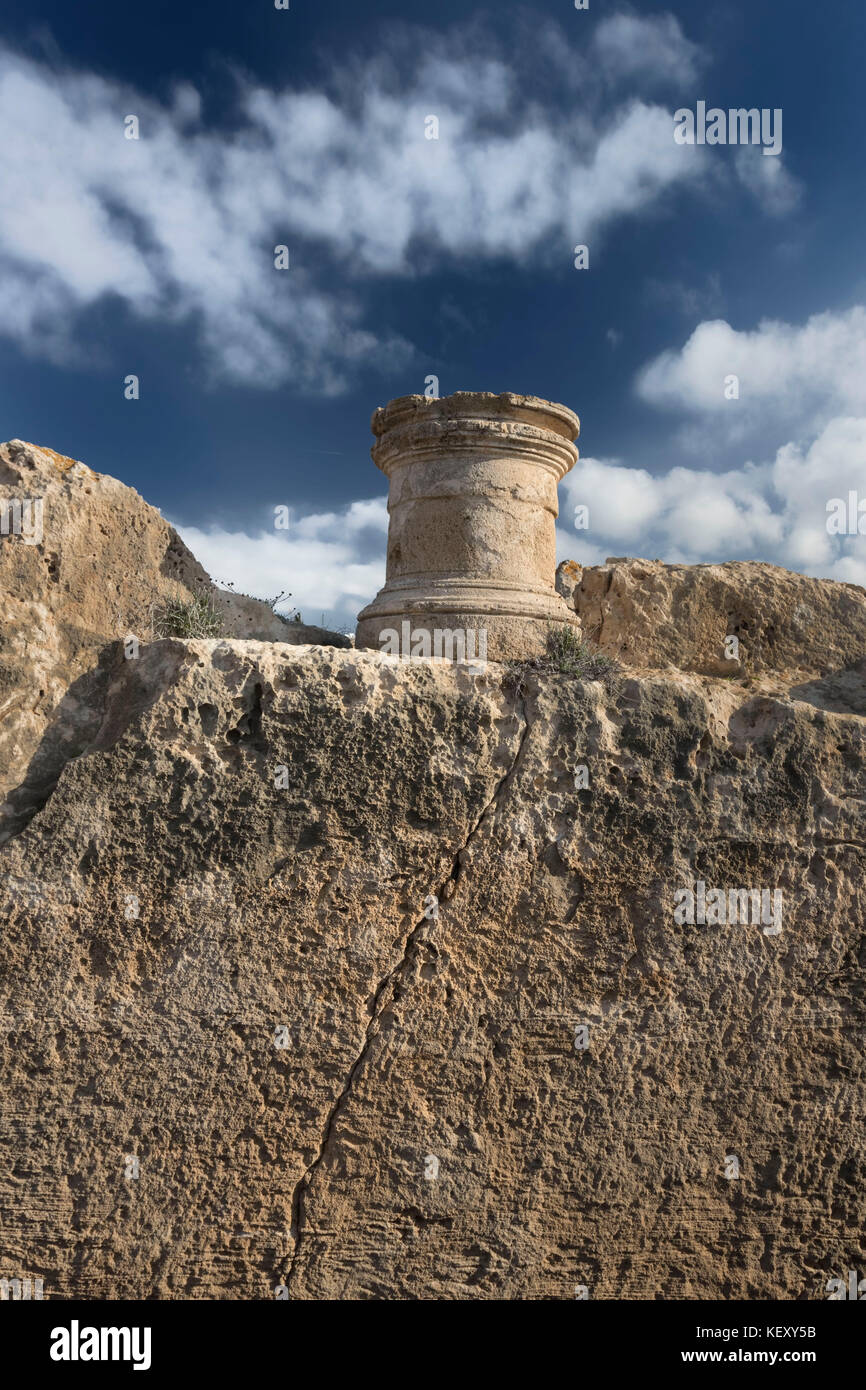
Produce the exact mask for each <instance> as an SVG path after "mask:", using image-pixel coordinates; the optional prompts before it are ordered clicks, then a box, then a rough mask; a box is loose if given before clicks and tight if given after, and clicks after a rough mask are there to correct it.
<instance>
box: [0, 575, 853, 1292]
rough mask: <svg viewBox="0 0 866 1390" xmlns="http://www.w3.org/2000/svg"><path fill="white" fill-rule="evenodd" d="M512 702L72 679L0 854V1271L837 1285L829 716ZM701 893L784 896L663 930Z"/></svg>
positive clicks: (843, 1206)
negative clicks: (680, 905)
mask: <svg viewBox="0 0 866 1390" xmlns="http://www.w3.org/2000/svg"><path fill="white" fill-rule="evenodd" d="M804 592H805V590H804ZM811 592H812V591H811V589H810V590H809V593H811ZM845 632H846V629H845V627H844V624H843V625H842V626H841V627H840V630H839V633H838V635H837V637H836V641H837V642H838V644H839V647H840V649H842V648H844V645H845V642H846V641H847V640H848V639H847V636H846V635H845ZM823 640H824V641H825V643H828V644H829V643H830V638H829V635H828V634H824V638H823ZM834 660H835V658H834ZM506 677H507V673H506V672H505V671H504V669H503V668H502V667H498V666H496V665H494V664H490V665H489V666H488V667H487V669H486V670H485V671H484V672H482V673H475V674H471V673H470V672H469V671H467V670H463V669H461V668H460V667H454V666H452V665H450V664H447V663H435V662H406V663H404V662H400V661H399V660H398V659H396V658H393V657H387V656H381V655H379V654H378V653H374V652H353V651H342V650H337V649H330V648H321V647H320V648H315V647H309V646H296V647H292V646H281V645H278V644H273V643H256V642H251V641H246V642H242V641H210V642H177V641H170V642H157V643H154V644H152V645H145V646H144V647H142V650H141V655H140V657H139V659H138V660H137V661H124V660H123V657H122V655H121V653H120V652H119V651H118V650H115V651H114V652H113V653H109V654H107V655H106V656H105V659H104V669H103V672H102V675H101V677H100V679H99V680H98V681H96V680H94V683H93V685H92V687H91V688H90V689H89V690H87V691H86V692H83V693H82V695H81V697H80V698H81V700H82V701H83V702H84V704H85V705H86V706H87V709H88V711H89V712H88V715H87V719H88V720H89V728H90V732H89V733H88V735H87V738H86V740H85V743H84V746H83V747H80V748H79V750H78V755H77V756H74V757H71V758H69V759H68V760H66V761H63V758H62V756H61V754H60V753H59V752H58V750H60V749H62V747H63V746H64V745H63V740H62V739H61V738H57V739H55V745H54V752H53V754H52V757H53V760H54V761H53V763H52V769H53V771H52V777H53V790H51V789H50V788H49V789H46V788H45V787H43V798H44V799H43V800H42V802H41V805H38V804H36V802H33V803H32V804H30V805H29V807H27V808H26V809H25V808H22V812H21V817H20V820H19V823H18V825H17V828H16V830H15V833H14V834H13V835H12V837H11V838H10V839H9V840H8V841H7V843H6V844H5V846H4V847H3V848H2V849H0V871H2V872H0V885H2V887H0V897H2V904H0V911H2V919H3V931H2V937H0V1023H2V1029H3V1033H4V1042H5V1047H4V1049H3V1067H2V1076H0V1086H2V1093H3V1096H4V1106H3V1119H2V1122H0V1150H2V1152H0V1219H2V1228H3V1231H4V1238H3V1261H4V1268H3V1269H2V1270H0V1274H3V1275H10V1276H11V1275H17V1276H19V1277H26V1276H31V1277H36V1276H40V1277H42V1278H43V1279H44V1282H45V1295H46V1297H50V1298H68V1297H81V1298H94V1299H95V1298H105V1297H121V1298H152V1297H158V1298H193V1299H200V1298H208V1299H215V1298H228V1299H232V1298H235V1299H257V1298H261V1299H272V1298H274V1297H275V1296H280V1295H279V1294H277V1295H275V1290H281V1289H283V1288H285V1289H287V1290H288V1293H289V1296H290V1297H291V1298H295V1299H320V1298H335V1299H362V1300H364V1299H440V1298H444V1299H470V1300H474V1299H492V1298H505V1299H572V1298H574V1297H575V1291H576V1290H577V1289H585V1290H587V1291H588V1294H589V1297H591V1298H602V1299H611V1298H616V1299H620V1298H624V1299H634V1298H641V1299H647V1298H649V1299H652V1298H672V1299H707V1298H714V1297H722V1298H749V1299H775V1298H782V1299H798V1298H805V1299H810V1298H824V1297H826V1293H825V1288H826V1282H827V1280H828V1279H830V1278H833V1277H843V1278H844V1277H845V1273H846V1271H847V1270H848V1269H850V1268H857V1267H859V1263H860V1262H861V1260H860V1257H861V1252H862V1231H863V1225H864V1216H866V1198H864V1157H866V1139H864V1128H863V1110H864V1080H866V1078H864V1063H863V1052H862V1042H863V1025H864V999H863V992H862V979H863V974H862V971H863V962H864V949H866V943H864V915H866V913H864V909H866V902H864V884H866V874H864V869H866V805H864V787H866V778H864V770H866V769H864V764H866V723H864V718H863V715H862V713H856V712H854V711H853V710H852V709H850V708H848V709H845V710H840V709H838V708H836V707H834V698H835V697H833V698H831V697H830V695H829V694H828V690H827V687H826V685H825V684H824V683H823V682H822V679H821V678H818V679H816V680H814V681H812V682H806V683H805V685H803V684H802V683H801V684H800V685H798V686H790V685H789V684H787V683H786V681H785V680H784V679H782V678H779V677H774V679H775V680H776V688H775V691H774V692H761V693H758V694H755V692H754V691H752V690H750V689H749V688H748V687H747V686H746V684H745V682H744V681H743V680H742V679H741V678H739V677H735V678H734V679H728V680H723V679H719V678H714V677H707V676H702V675H700V674H695V673H684V672H675V671H672V672H655V673H652V672H649V673H648V672H644V673H642V674H635V673H634V672H631V671H625V672H623V673H621V675H620V676H618V677H617V678H615V679H613V680H609V681H607V682H605V683H602V682H585V681H579V680H575V679H574V678H572V677H565V676H557V675H548V676H544V675H541V674H539V673H537V672H534V673H530V674H529V677H528V680H527V683H526V686H525V689H524V691H523V693H522V694H520V695H518V694H516V693H515V689H514V686H513V685H512V684H510V683H509V680H508V679H507V678H506ZM858 681H859V685H860V690H861V694H862V690H863V681H862V677H860V676H858V674H857V672H856V671H855V670H854V669H853V668H852V669H850V670H849V671H848V675H847V683H846V685H845V689H846V690H847V692H848V697H849V698H853V697H854V691H855V687H856V686H857V683H858ZM836 694H837V695H838V691H837V692H836ZM60 717H61V718H62V717H67V716H66V715H61V716H60ZM68 717H69V718H72V717H73V716H72V715H68ZM76 719H77V716H76ZM76 739H77V740H78V742H80V741H81V739H80V736H79V735H76ZM581 769H584V770H585V771H584V772H583V773H581ZM37 801H38V798H37ZM28 816H29V819H28ZM698 880H701V881H705V882H706V883H707V884H708V885H719V886H722V887H726V888H728V887H741V886H743V887H746V888H762V887H766V888H772V889H774V890H775V889H780V890H781V891H782V893H783V900H784V916H783V924H782V930H781V932H780V933H779V934H778V935H767V934H765V933H764V931H763V930H762V927H761V926H760V925H758V924H750V925H728V926H725V925H704V926H701V925H695V926H689V925H683V926H680V925H677V923H676V921H675V919H674V915H673V912H674V893H675V892H676V891H677V890H678V889H680V888H682V887H683V886H690V885H694V884H695V883H696V881H698ZM583 1029H586V1030H587V1032H586V1033H585V1034H584V1033H583V1032H582V1031H581V1030H583ZM584 1044H586V1045H584ZM731 1156H734V1157H736V1158H737V1160H738V1163H739V1177H738V1178H736V1179H734V1178H731V1177H730V1176H727V1177H726V1172H727V1173H728V1174H730V1172H731V1171H732V1165H731ZM134 1160H135V1161H134ZM136 1161H137V1163H136ZM136 1173H137V1176H136Z"/></svg>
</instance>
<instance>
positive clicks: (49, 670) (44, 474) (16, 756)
mask: <svg viewBox="0 0 866 1390" xmlns="http://www.w3.org/2000/svg"><path fill="white" fill-rule="evenodd" d="M33 503H38V504H39V505H38V509H36V508H34V506H33V505H32V504H33ZM27 504H31V505H29V506H28V505H27ZM13 508H17V509H18V511H17V519H18V522H19V525H18V526H17V527H16V525H15V522H16V513H15V511H13ZM0 517H2V534H0V800H2V798H3V796H5V795H6V794H7V793H8V792H9V791H10V789H12V788H14V787H17V786H18V785H19V784H20V782H21V781H22V779H23V778H24V776H25V775H26V771H27V768H28V765H29V763H30V760H31V758H32V757H33V755H34V753H35V751H36V749H37V747H38V745H39V741H40V739H41V737H42V734H43V732H44V731H45V729H46V727H47V725H48V723H49V721H50V720H51V719H52V718H53V717H54V714H55V712H56V711H57V709H58V706H59V705H60V703H61V701H62V700H63V699H64V697H65V696H66V692H67V691H68V690H69V688H70V687H71V686H73V685H74V684H75V682H76V681H77V680H78V679H79V678H81V677H83V676H84V675H85V674H86V673H87V672H88V671H91V670H92V669H93V668H94V667H95V666H97V663H98V661H99V653H100V651H101V649H102V648H103V647H105V645H106V644H107V643H109V642H112V641H116V640H117V639H119V638H123V637H124V636H126V634H127V633H132V634H134V635H137V636H138V637H139V638H140V639H141V640H143V641H144V640H147V639H149V638H150V637H152V636H153V630H154V627H153V624H154V613H155V611H156V610H158V609H159V607H160V605H161V604H163V603H164V602H165V601H166V600H167V599H170V598H180V599H189V598H192V597H193V595H196V594H207V595H208V596H210V598H211V600H212V602H213V604H214V607H215V609H216V610H217V612H218V613H219V614H220V615H221V617H222V620H223V631H224V632H225V634H226V635H227V636H235V637H250V638H257V639H263V640H273V641H280V642H304V643H308V642H319V641H325V642H328V643H330V644H332V645H338V646H348V645H349V642H348V639H347V638H345V637H343V636H342V635H341V634H339V633H326V632H324V631H323V630H322V629H319V628H309V627H306V626H305V625H303V624H300V623H298V624H287V623H286V622H285V621H284V620H283V619H282V618H281V617H280V616H279V615H278V614H276V613H274V612H273V611H272V609H271V607H270V606H269V605H268V604H267V603H262V602H260V601H259V600H257V599H252V598H248V597H246V596H245V595H240V594H234V593H231V592H228V591H225V590H221V589H218V588H216V586H215V585H213V584H212V583H211V580H210V578H209V577H208V575H207V574H206V573H205V571H204V570H203V569H202V567H201V565H200V564H199V563H198V561H197V560H196V559H195V557H194V556H193V555H192V554H191V553H190V552H189V550H188V549H187V547H186V546H185V545H184V544H183V542H182V541H181V539H180V537H179V536H178V534H177V532H176V531H175V530H174V528H173V527H172V526H170V525H169V524H168V522H167V521H166V520H165V519H164V518H163V517H162V516H160V514H159V512H158V511H157V510H156V509H155V508H154V507H151V506H149V505H148V504H147V503H146V502H145V501H144V500H143V499H142V498H141V497H140V496H139V495H138V493H137V492H135V491H134V490H133V489H132V488H130V487H126V486H125V485H124V484H123V483H120V482H118V481H117V479H116V478H111V477H108V476H107V475H104V474H99V473H94V472H93V470H92V469H90V468H88V467H86V465H85V464H83V463H78V462H76V461H75V460H74V459H69V458H64V457H62V456H61V455H59V454H56V453H55V452H54V451H53V450H52V449H44V448H36V447H35V446H34V445H31V444H25V443H23V442H22V441H21V440H12V441H11V442H10V443H8V444H3V445H0ZM22 522H23V525H22V524H21V523H22ZM16 530H17V531H19V532H20V534H16ZM74 717H75V709H74V708H70V709H68V710H67V711H66V715H65V723H66V727H67V728H69V726H70V723H71V722H74ZM81 717H82V718H83V719H84V720H85V721H86V720H87V717H88V716H87V714H86V711H83V712H82V716H81ZM73 741H74V740H73Z"/></svg>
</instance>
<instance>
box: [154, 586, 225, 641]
mask: <svg viewBox="0 0 866 1390" xmlns="http://www.w3.org/2000/svg"><path fill="white" fill-rule="evenodd" d="M153 629H154V633H155V635H156V636H157V637H181V638H187V639H189V638H193V637H219V635H220V634H221V632H222V630H223V615H222V613H220V612H218V611H217V609H216V608H215V607H214V603H213V598H212V597H211V595H210V594H209V593H206V592H204V591H202V592H201V593H197V594H194V595H193V597H192V598H190V599H183V598H170V599H168V600H167V601H166V602H165V603H164V604H163V606H162V607H161V608H159V609H157V610H156V612H155V613H154V616H153Z"/></svg>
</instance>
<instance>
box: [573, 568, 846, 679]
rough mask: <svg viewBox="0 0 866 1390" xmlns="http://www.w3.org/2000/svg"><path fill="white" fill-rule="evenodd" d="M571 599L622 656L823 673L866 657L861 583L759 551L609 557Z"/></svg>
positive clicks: (655, 662)
mask: <svg viewBox="0 0 866 1390" xmlns="http://www.w3.org/2000/svg"><path fill="white" fill-rule="evenodd" d="M564 569H565V567H564V566H563V565H561V566H560V571H564ZM573 602H574V606H575V608H576V610H577V612H578V614H579V615H580V618H581V621H582V623H583V628H584V632H585V635H586V636H587V637H588V638H589V639H590V640H591V641H593V642H595V643H596V644H597V645H598V646H600V647H601V649H602V651H604V652H606V653H608V654H609V655H611V656H616V657H618V658H620V660H622V661H623V662H624V663H625V664H626V665H628V666H636V667H644V668H646V667H656V668H659V667H661V668H668V669H669V668H675V669H676V670H680V671H698V672H702V673H703V674H705V675H719V676H731V675H742V674H746V675H749V674H752V675H754V674H757V673H760V672H765V671H782V672H786V673H788V674H789V675H790V676H792V677H793V676H794V674H795V673H797V672H800V673H802V674H804V675H820V676H826V675H829V674H830V673H832V672H834V671H837V670H840V669H842V668H846V667H850V666H852V665H853V664H854V663H855V662H858V661H861V660H862V659H863V658H864V657H866V590H864V589H862V588H861V587H860V586H859V584H841V583H836V582H835V581H833V580H829V579H810V578H808V577H807V576H806V575H802V574H793V573H791V571H789V570H785V569H780V568H779V566H778V565H767V564H764V563H761V562H758V561H729V562H728V563H726V564H722V565H665V564H662V562H661V561H660V560H640V559H630V558H629V559H610V560H608V561H607V562H606V563H605V564H604V565H596V566H593V567H592V568H590V569H585V570H584V571H583V574H582V577H581V579H580V583H579V586H578V588H577V589H576V591H575V593H574V598H573ZM730 636H733V637H736V638H737V641H738V642H739V646H740V653H739V658H738V659H737V660H730V659H729V658H728V657H727V656H726V654H725V646H724V643H725V638H726V637H730Z"/></svg>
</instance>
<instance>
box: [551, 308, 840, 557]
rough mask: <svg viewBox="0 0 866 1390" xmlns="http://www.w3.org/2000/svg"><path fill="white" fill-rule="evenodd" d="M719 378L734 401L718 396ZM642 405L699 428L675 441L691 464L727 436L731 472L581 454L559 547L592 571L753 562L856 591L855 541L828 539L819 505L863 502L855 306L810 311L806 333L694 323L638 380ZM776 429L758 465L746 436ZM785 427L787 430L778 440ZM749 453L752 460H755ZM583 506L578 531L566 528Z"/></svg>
mask: <svg viewBox="0 0 866 1390" xmlns="http://www.w3.org/2000/svg"><path fill="white" fill-rule="evenodd" d="M728 374H735V375H737V376H738V377H739V380H740V393H741V394H740V399H739V400H726V399H725V396H724V390H723V383H724V379H725V377H726V376H727V375H728ZM637 389H638V392H639V394H640V395H641V396H642V397H643V399H644V400H646V401H648V402H650V403H652V404H654V405H658V406H663V407H665V408H667V409H678V410H679V411H680V412H681V413H682V414H684V415H688V416H690V417H692V418H693V419H694V420H695V421H696V422H697V423H696V427H695V429H694V432H693V433H691V434H689V433H685V434H681V435H680V445H681V448H682V446H683V445H686V446H688V445H691V446H692V447H693V449H694V450H695V452H698V456H701V453H702V452H703V450H701V449H700V443H701V431H702V430H703V431H705V437H706V439H709V438H710V437H711V436H712V437H717V436H719V435H720V434H721V435H723V436H724V439H725V445H726V454H727V456H728V458H729V459H730V460H731V463H732V466H729V467H728V468H725V469H723V470H722V471H719V472H714V471H712V470H710V469H706V468H700V467H694V466H679V465H676V466H674V467H672V468H670V469H669V470H668V471H667V472H666V473H664V474H662V475H660V476H653V475H651V474H650V473H648V472H646V471H645V470H643V469H632V468H627V467H624V466H623V465H622V464H620V463H618V462H614V461H606V460H601V459H584V460H582V461H581V462H580V463H579V464H578V465H577V467H576V468H575V470H574V471H573V472H572V473H571V474H569V475H568V477H567V478H566V479H565V481H564V482H563V483H562V484H561V488H560V492H561V496H562V498H563V507H562V518H561V522H560V526H559V548H560V553H561V555H562V557H563V558H565V557H567V556H571V557H572V558H574V559H577V560H581V559H583V558H584V556H585V557H586V558H585V562H586V563H597V562H598V560H599V559H601V558H603V554H602V552H604V554H605V555H606V554H613V553H623V552H624V551H628V552H629V553H630V554H640V555H645V556H649V557H650V558H659V559H664V560H668V561H680V562H684V563H690V564H694V563H701V562H712V561H720V560H733V559H763V560H769V561H771V562H772V563H775V564H779V565H784V566H786V567H787V568H789V569H795V570H801V571H804V572H806V573H809V574H814V575H817V576H819V577H826V578H834V579H840V580H848V581H851V582H854V583H859V584H866V536H863V535H860V534H857V535H854V536H848V535H844V536H836V535H830V534H829V532H828V530H827V504H828V503H829V502H830V501H831V499H833V498H841V499H844V500H845V501H846V502H847V499H848V494H849V493H850V492H855V493H857V495H858V497H859V498H860V499H863V498H866V467H864V462H866V311H864V309H863V308H862V307H861V306H855V307H854V308H852V309H849V310H847V311H845V312H841V313H832V312H827V313H823V314H816V315H814V316H813V317H812V318H810V319H809V320H808V321H807V322H806V323H805V324H803V325H799V326H798V325H791V324H785V323H780V322H770V321H766V322H763V323H761V324H759V326H758V328H756V329H754V330H751V331H737V330H735V329H734V328H732V327H731V325H730V324H728V323H725V322H723V321H720V320H717V321H712V322H707V323H702V324H700V325H699V327H698V328H696V329H695V331H694V333H692V335H691V337H690V338H689V339H688V341H687V342H686V343H685V345H684V346H683V348H682V349H680V350H679V351H668V352H664V353H662V354H661V355H660V356H659V357H657V358H656V359H655V360H654V361H652V362H650V363H649V364H648V366H647V367H645V368H644V369H643V371H642V372H641V373H640V374H639V376H638V379H637ZM772 430H776V431H777V432H778V433H777V434H776V438H779V437H780V435H781V438H782V439H785V440H786V441H787V442H785V443H784V444H782V445H779V446H775V448H774V449H773V451H772V456H771V457H769V458H768V457H767V456H766V454H765V455H764V461H762V462H757V463H756V462H751V461H746V462H742V463H738V462H736V461H735V459H736V456H737V455H738V456H739V458H740V459H742V458H743V457H744V455H746V456H747V454H746V451H747V448H748V445H749V442H750V440H751V439H752V438H753V437H755V436H757V435H759V434H763V435H766V434H767V432H768V431H772ZM782 431H784V433H782ZM759 457H760V455H759ZM578 504H584V505H586V506H588V507H589V517H590V529H589V531H588V532H582V531H574V530H571V529H569V522H570V521H571V520H572V518H573V509H574V507H575V506H576V505H578Z"/></svg>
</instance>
